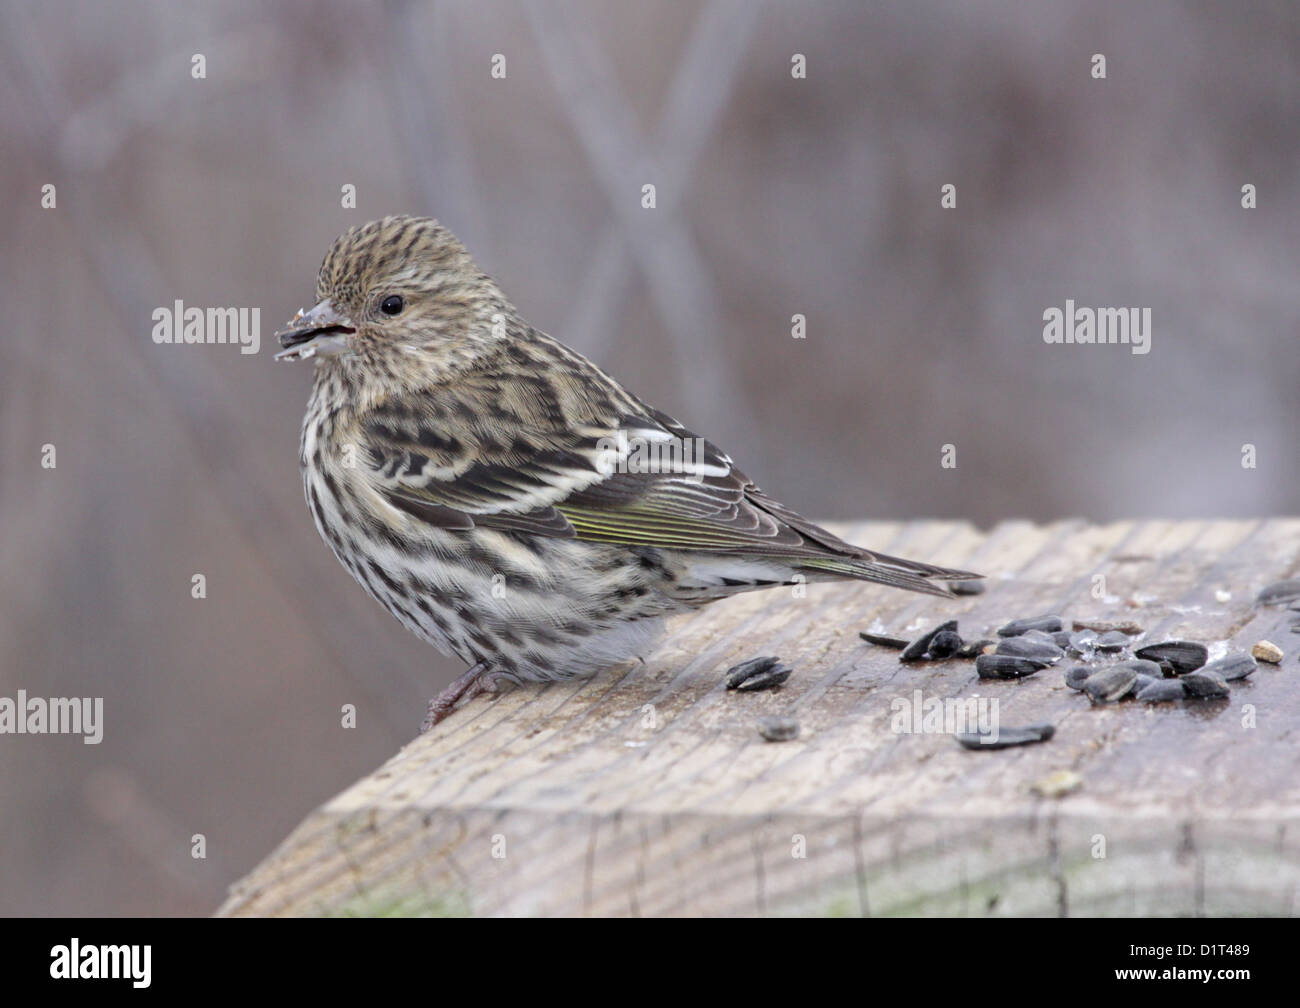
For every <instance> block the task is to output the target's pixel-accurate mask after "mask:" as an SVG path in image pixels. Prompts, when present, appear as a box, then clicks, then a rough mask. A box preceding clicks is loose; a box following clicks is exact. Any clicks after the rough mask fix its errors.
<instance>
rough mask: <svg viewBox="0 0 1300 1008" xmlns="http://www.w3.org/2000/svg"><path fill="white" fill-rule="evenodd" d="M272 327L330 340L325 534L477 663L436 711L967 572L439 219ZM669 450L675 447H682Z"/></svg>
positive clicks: (320, 496) (321, 380)
mask: <svg viewBox="0 0 1300 1008" xmlns="http://www.w3.org/2000/svg"><path fill="white" fill-rule="evenodd" d="M316 301H317V302H318V303H317V304H316V306H315V307H314V308H312V309H311V310H310V311H306V312H303V311H299V313H298V314H297V315H296V316H295V317H294V318H293V319H292V320H291V321H290V323H289V325H288V327H287V328H286V329H284V330H283V331H281V332H279V333H277V334H276V336H277V337H278V338H279V341H280V344H281V345H282V346H283V347H285V350H284V351H282V352H281V353H279V354H277V355H276V357H277V359H278V360H300V359H306V358H309V357H315V358H316V360H317V364H316V379H315V384H314V386H313V388H312V393H311V399H310V401H309V402H308V406H307V415H306V417H305V419H304V422H303V428H302V442H301V451H300V461H301V464H302V471H303V485H304V488H305V490H306V494H307V503H308V505H309V506H310V508H311V513H312V517H313V518H314V519H315V521H316V528H317V529H318V530H319V531H320V534H321V536H322V537H324V539H325V541H326V542H327V543H329V545H330V547H331V548H332V549H333V551H334V554H335V556H337V557H338V558H339V560H340V561H341V562H342V563H343V566H345V567H346V568H347V569H348V570H350V571H351V572H352V575H353V577H355V578H356V579H357V580H358V581H360V582H361V584H362V585H363V586H364V587H365V589H366V591H368V592H369V593H370V594H371V595H372V596H374V598H375V599H377V600H378V601H379V602H380V603H381V604H382V605H383V606H384V607H385V608H386V609H387V610H388V611H389V612H391V613H392V614H393V615H394V616H396V617H397V619H398V620H399V621H401V623H402V624H403V625H405V626H406V627H407V628H408V629H410V630H411V631H413V632H414V633H416V634H418V635H419V636H420V637H422V638H424V639H425V640H427V641H429V642H431V643H432V644H434V645H436V646H437V647H439V648H440V649H441V650H443V651H444V652H447V653H451V654H455V655H457V656H459V657H460V658H461V659H463V660H464V661H466V662H468V663H470V666H471V667H470V669H469V670H468V671H467V672H466V673H465V674H464V675H463V676H461V677H460V678H459V679H458V680H456V682H455V683H453V684H452V685H451V686H450V687H448V689H447V690H446V691H444V692H443V694H442V695H441V696H439V697H437V698H436V699H435V700H433V701H431V702H430V705H429V711H428V716H427V717H426V720H425V727H426V728H428V727H430V726H432V725H433V724H435V723H437V722H438V721H439V720H441V719H442V718H443V717H445V716H446V715H447V714H448V713H450V711H451V710H452V708H453V707H454V706H455V705H456V704H457V703H458V702H460V701H461V700H462V699H465V698H468V697H471V696H474V695H477V694H478V693H480V692H482V691H483V690H484V689H488V688H493V687H494V686H495V685H496V682H497V680H498V679H507V680H511V681H515V682H518V681H521V680H540V681H548V680H557V679H567V678H571V677H574V676H588V675H593V674H595V673H596V672H598V671H600V670H602V669H604V668H608V667H610V666H613V665H617V664H619V663H622V662H625V661H627V660H628V659H631V658H634V657H636V656H638V655H640V654H642V653H643V652H644V650H645V649H646V648H647V647H648V645H649V644H650V643H651V642H652V640H653V639H654V637H655V636H656V635H657V633H658V631H659V630H660V629H661V628H662V624H663V622H664V618H665V617H667V616H669V615H671V614H673V613H678V612H682V611H685V610H689V609H693V608H696V607H698V606H701V605H703V604H705V603H707V602H712V601H714V600H716V599H720V598H726V597H727V596H730V595H734V594H736V593H737V592H742V591H751V590H754V589H757V588H768V587H771V586H774V585H789V584H794V583H797V582H796V581H794V580H793V579H794V578H795V577H796V576H800V577H801V579H802V580H806V581H825V580H838V579H844V578H851V579H857V580H861V581H875V582H879V583H880V584H886V585H893V586H895V587H898V588H906V589H909V590H911V591H918V592H929V593H930V594H934V595H947V594H948V591H947V589H946V588H945V587H942V586H941V585H940V584H936V583H935V582H936V581H938V582H943V581H946V580H957V579H966V578H974V577H978V576H979V575H976V574H971V573H968V572H966V571H957V570H946V569H944V568H942V567H933V566H930V565H929V564H923V563H916V562H914V561H911V560H902V559H899V558H897V557H890V556H884V555H882V554H879V553H873V552H870V551H868V550H865V549H862V548H860V547H857V546H852V545H850V544H849V543H847V542H844V541H843V540H841V539H839V538H837V537H836V536H834V535H832V534H831V533H829V532H827V531H826V530H825V529H821V528H818V527H817V526H816V525H814V524H813V523H812V522H810V521H808V520H807V519H806V518H803V517H801V516H800V515H798V514H796V513H795V512H794V511H791V510H790V509H789V508H787V507H785V506H784V505H782V504H779V503H777V502H776V501H774V500H772V499H771V498H770V497H768V496H767V495H765V494H764V493H763V492H762V491H761V490H760V489H759V488H758V487H756V486H755V485H754V484H753V483H751V482H750V481H749V479H748V478H746V476H745V475H744V474H743V473H742V472H741V471H740V470H739V469H737V468H736V467H735V466H733V465H732V462H731V459H730V458H728V457H727V456H726V455H725V454H723V453H722V452H721V451H719V450H718V449H717V448H716V447H714V446H713V445H711V444H709V443H708V442H707V441H704V440H702V439H700V438H698V437H696V435H694V434H692V433H691V432H690V431H689V430H687V429H686V428H685V427H683V426H682V425H681V424H679V423H678V422H677V421H676V420H674V419H673V418H672V417H670V416H668V415H667V414H665V413H662V412H660V411H659V410H657V409H655V408H654V407H652V406H649V405H647V404H646V403H644V402H642V401H641V400H640V399H638V398H637V397H636V396H634V395H632V394H631V393H630V392H628V391H626V390H625V389H624V388H623V387H622V386H621V385H619V384H618V383H617V382H616V381H614V380H613V379H612V378H610V377H609V376H608V375H606V374H604V373H603V372H602V371H600V370H599V369H598V368H597V367H596V366H595V365H593V364H592V363H591V362H590V361H588V360H586V358H584V357H582V356H581V355H580V354H578V353H576V352H574V351H573V350H570V349H569V348H568V347H565V346H563V345H562V344H560V343H557V342H556V341H555V340H553V339H551V338H550V337H549V336H547V335H545V334H544V333H541V332H538V331H537V330H536V329H534V328H532V327H531V326H529V325H528V323H527V322H525V321H524V320H523V319H522V318H521V317H520V315H519V312H518V311H516V310H515V307H514V306H513V305H512V304H510V302H509V301H507V300H506V298H505V295H504V294H502V292H501V290H500V288H498V287H497V285H496V283H495V282H494V281H493V280H492V279H491V278H490V277H488V276H486V275H484V274H483V272H482V271H481V270H480V269H479V268H478V266H477V265H475V263H474V260H473V259H471V258H470V256H469V253H468V252H467V251H466V250H465V248H464V246H463V245H461V243H460V242H459V241H458V240H457V239H456V237H455V236H454V235H452V234H451V232H449V231H448V230H447V229H446V228H444V227H442V226H441V225H440V224H438V222H437V221H434V220H431V219H429V218H425V217H405V216H402V217H386V218H384V219H383V220H380V221H373V222H371V223H369V224H366V225H363V226H360V227H354V228H352V229H351V230H349V231H348V232H347V233H345V234H343V235H342V236H341V237H339V238H338V240H337V241H335V242H334V245H333V247H332V248H331V249H330V250H329V253H328V254H327V255H326V256H325V261H324V262H323V263H322V264H321V268H320V274H319V276H318V277H317V280H316ZM665 459H666V460H667V461H665Z"/></svg>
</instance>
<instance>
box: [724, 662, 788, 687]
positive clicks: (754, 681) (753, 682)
mask: <svg viewBox="0 0 1300 1008" xmlns="http://www.w3.org/2000/svg"><path fill="white" fill-rule="evenodd" d="M793 671H794V669H792V668H790V667H789V666H788V665H776V666H773V667H772V668H770V669H767V670H766V671H763V672H759V673H758V674H757V675H752V676H750V677H749V678H748V679H746V680H745V681H744V682H742V683H741V684H740V685H739V686H737V687H736V689H737V690H739V691H740V692H741V693H755V692H757V691H758V690H765V689H773V688H774V687H777V686H780V685H781V684H782V683H783V682H785V681H786V680H787V679H789V678H790V673H791V672H793Z"/></svg>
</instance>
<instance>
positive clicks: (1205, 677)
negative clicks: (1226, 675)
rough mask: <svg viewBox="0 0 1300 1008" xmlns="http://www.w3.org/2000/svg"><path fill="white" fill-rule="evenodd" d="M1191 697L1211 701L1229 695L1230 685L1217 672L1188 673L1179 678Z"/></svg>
mask: <svg viewBox="0 0 1300 1008" xmlns="http://www.w3.org/2000/svg"><path fill="white" fill-rule="evenodd" d="M1178 681H1179V682H1181V683H1182V684H1183V689H1184V690H1186V691H1187V695H1188V696H1189V697H1197V698H1199V699H1209V698H1211V697H1225V696H1227V695H1228V684H1227V683H1226V682H1224V681H1223V676H1221V675H1219V674H1218V673H1216V672H1188V673H1187V674H1186V675H1182V676H1179V677H1178Z"/></svg>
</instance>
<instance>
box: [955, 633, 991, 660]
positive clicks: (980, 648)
mask: <svg viewBox="0 0 1300 1008" xmlns="http://www.w3.org/2000/svg"><path fill="white" fill-rule="evenodd" d="M996 646H997V641H993V640H989V639H988V638H987V637H984V638H981V639H980V640H972V641H967V642H966V643H965V644H963V645H962V646H961V647H959V648H958V649H957V657H958V658H974V657H976V656H977V655H982V654H983V653H984V649H985V648H991V647H996Z"/></svg>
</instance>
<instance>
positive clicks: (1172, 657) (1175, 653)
mask: <svg viewBox="0 0 1300 1008" xmlns="http://www.w3.org/2000/svg"><path fill="white" fill-rule="evenodd" d="M1133 653H1134V654H1135V655H1136V656H1137V657H1139V658H1146V659H1147V660H1148V661H1154V662H1168V663H1169V665H1170V666H1171V667H1172V668H1173V672H1174V674H1175V675H1184V674H1185V673H1187V672H1194V671H1196V670H1197V669H1198V668H1200V667H1201V666H1202V665H1204V664H1205V662H1206V661H1207V660H1208V659H1209V657H1210V650H1209V648H1207V647H1206V646H1205V645H1204V644H1198V643H1197V642H1196V641H1183V640H1174V641H1161V642H1160V643H1159V644H1148V645H1147V646H1146V647H1140V648H1138V649H1137V650H1136V651H1134V652H1133Z"/></svg>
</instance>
